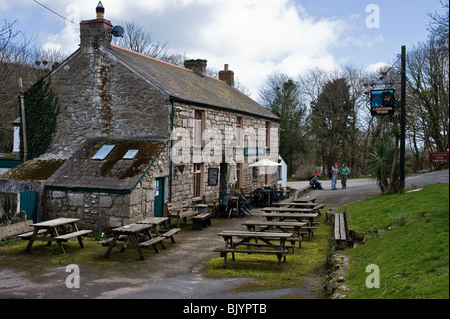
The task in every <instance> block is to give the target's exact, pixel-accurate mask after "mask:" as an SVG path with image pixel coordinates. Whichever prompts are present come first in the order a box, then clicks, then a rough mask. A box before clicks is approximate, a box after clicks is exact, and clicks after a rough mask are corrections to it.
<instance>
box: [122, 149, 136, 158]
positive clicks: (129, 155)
mask: <svg viewBox="0 0 450 319" xmlns="http://www.w3.org/2000/svg"><path fill="white" fill-rule="evenodd" d="M138 152H139V150H128V152H127V153H126V154H125V155H124V156H123V159H133V158H134V157H135V156H136V154H137V153H138Z"/></svg>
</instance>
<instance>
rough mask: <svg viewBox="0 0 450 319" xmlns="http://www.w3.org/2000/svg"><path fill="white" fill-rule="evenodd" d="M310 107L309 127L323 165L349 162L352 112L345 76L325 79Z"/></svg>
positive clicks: (326, 166) (327, 166) (325, 166)
mask: <svg viewBox="0 0 450 319" xmlns="http://www.w3.org/2000/svg"><path fill="white" fill-rule="evenodd" d="M311 109H312V110H311V111H312V112H311V117H310V121H311V131H312V133H313V134H314V136H315V137H316V141H317V142H316V143H317V146H318V152H319V155H320V158H321V159H322V164H323V165H324V169H325V170H326V169H327V168H329V166H331V165H332V164H333V163H334V162H335V161H339V162H342V161H346V162H348V159H349V158H348V155H347V154H350V152H349V138H348V137H349V136H350V133H351V127H352V121H353V117H352V116H353V113H352V103H351V101H350V93H349V85H348V84H347V81H346V80H345V79H344V78H339V79H335V80H331V81H328V82H327V83H326V84H325V85H324V87H323V89H322V92H321V93H320V95H319V97H318V99H317V102H315V103H314V102H313V103H312V104H311Z"/></svg>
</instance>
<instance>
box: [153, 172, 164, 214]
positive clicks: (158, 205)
mask: <svg viewBox="0 0 450 319" xmlns="http://www.w3.org/2000/svg"><path fill="white" fill-rule="evenodd" d="M164 186H165V185H164V178H157V179H156V186H155V207H154V209H153V212H154V216H155V217H163V216H164V199H165V198H164V190H165V187H164Z"/></svg>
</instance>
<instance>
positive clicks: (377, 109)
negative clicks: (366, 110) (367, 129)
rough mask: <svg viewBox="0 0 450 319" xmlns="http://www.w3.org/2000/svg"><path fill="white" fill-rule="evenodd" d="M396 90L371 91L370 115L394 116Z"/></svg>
mask: <svg viewBox="0 0 450 319" xmlns="http://www.w3.org/2000/svg"><path fill="white" fill-rule="evenodd" d="M394 104H395V96H394V90H372V91H370V113H371V114H372V116H377V115H394Z"/></svg>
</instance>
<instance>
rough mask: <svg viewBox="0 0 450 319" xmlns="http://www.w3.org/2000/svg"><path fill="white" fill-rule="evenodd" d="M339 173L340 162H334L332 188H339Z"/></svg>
mask: <svg viewBox="0 0 450 319" xmlns="http://www.w3.org/2000/svg"><path fill="white" fill-rule="evenodd" d="M338 175H339V168H338V162H335V163H334V166H333V167H332V168H331V190H335V189H337V187H336V183H337V178H338Z"/></svg>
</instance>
